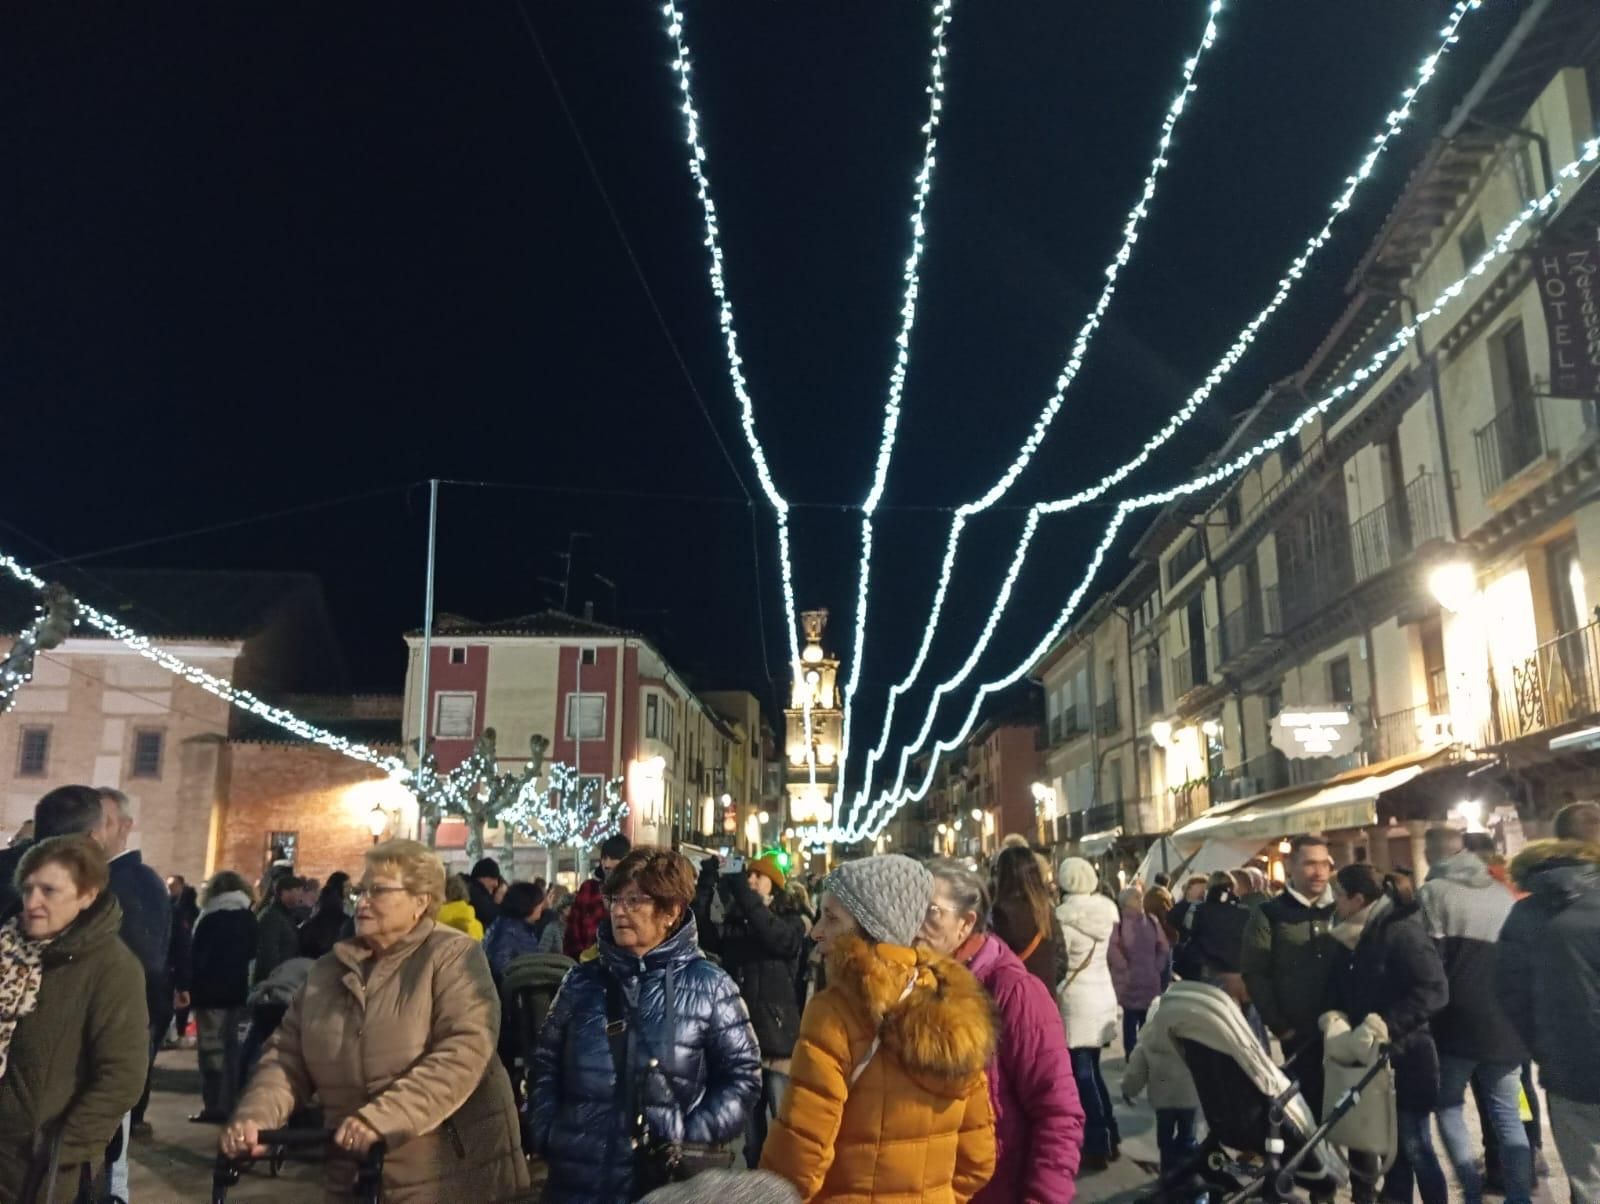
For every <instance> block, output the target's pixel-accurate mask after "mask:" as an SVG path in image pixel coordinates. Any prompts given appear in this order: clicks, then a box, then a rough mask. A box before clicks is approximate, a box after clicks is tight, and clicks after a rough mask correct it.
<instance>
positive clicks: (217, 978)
mask: <svg viewBox="0 0 1600 1204" xmlns="http://www.w3.org/2000/svg"><path fill="white" fill-rule="evenodd" d="M255 956H256V917H255V913H254V912H252V911H251V910H250V896H249V895H246V894H244V893H242V892H238V891H228V892H226V893H224V894H222V895H219V896H218V897H217V898H215V899H212V900H209V901H208V902H207V903H206V905H205V908H204V910H202V911H201V913H200V919H199V920H198V921H196V923H195V926H194V941H193V942H192V944H191V946H190V963H191V967H192V969H191V974H190V979H191V986H190V987H189V1002H190V1004H191V1005H192V1006H194V1007H195V1008H242V1007H244V1005H245V1003H246V1001H248V1000H249V998H250V963H251V962H252V961H253V960H254V959H255Z"/></svg>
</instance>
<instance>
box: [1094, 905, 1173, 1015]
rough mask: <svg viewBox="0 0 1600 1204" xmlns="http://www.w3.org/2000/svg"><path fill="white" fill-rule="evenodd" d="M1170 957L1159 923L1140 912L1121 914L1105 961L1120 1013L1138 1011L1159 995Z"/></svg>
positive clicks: (1165, 978)
mask: <svg viewBox="0 0 1600 1204" xmlns="http://www.w3.org/2000/svg"><path fill="white" fill-rule="evenodd" d="M1171 957H1172V947H1171V946H1170V945H1168V944H1167V934H1166V933H1164V932H1162V931H1161V925H1160V923H1158V922H1157V921H1156V920H1155V919H1153V918H1152V917H1151V916H1149V915H1147V914H1146V913H1145V912H1143V911H1125V912H1123V913H1122V919H1121V920H1119V921H1118V922H1117V926H1116V927H1115V928H1114V929H1112V930H1111V939H1110V940H1109V941H1108V942H1107V943H1106V961H1107V962H1108V963H1109V964H1110V966H1111V984H1112V986H1114V987H1115V988H1116V991H1117V1003H1118V1004H1120V1005H1121V1006H1122V1008H1123V1010H1124V1011H1134V1012H1142V1011H1144V1010H1145V1009H1146V1008H1148V1007H1149V1006H1150V1004H1151V1002H1152V1001H1153V1000H1155V999H1156V998H1157V997H1158V996H1159V995H1160V994H1161V992H1162V990H1164V989H1165V987H1166V980H1167V968H1168V965H1169V963H1170V961H1171Z"/></svg>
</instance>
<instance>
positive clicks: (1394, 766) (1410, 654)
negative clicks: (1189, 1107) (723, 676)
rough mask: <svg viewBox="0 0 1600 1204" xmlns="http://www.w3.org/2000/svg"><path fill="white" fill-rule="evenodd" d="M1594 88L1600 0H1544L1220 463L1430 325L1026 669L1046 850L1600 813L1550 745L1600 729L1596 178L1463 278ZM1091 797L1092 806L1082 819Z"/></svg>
mask: <svg viewBox="0 0 1600 1204" xmlns="http://www.w3.org/2000/svg"><path fill="white" fill-rule="evenodd" d="M1597 84H1600V9H1596V8H1595V6H1593V5H1588V4H1578V3H1567V2H1566V0H1553V2H1551V3H1545V4H1540V5H1533V6H1529V7H1528V9H1527V10H1526V11H1525V13H1524V14H1523V16H1522V18H1521V20H1520V21H1519V22H1518V24H1517V26H1516V28H1515V29H1514V30H1513V32H1512V34H1511V35H1510V37H1509V38H1508V41H1507V44H1506V47H1505V50H1504V51H1503V53H1502V54H1501V55H1499V56H1497V57H1496V58H1495V59H1494V60H1493V61H1491V63H1490V64H1489V66H1488V67H1487V68H1486V69H1485V72H1484V74H1483V76H1482V77H1481V78H1480V79H1479V80H1478V81H1477V82H1476V84H1475V86H1473V87H1472V88H1471V89H1470V90H1469V92H1468V94H1467V97H1466V99H1465V100H1464V101H1463V102H1462V104H1461V106H1460V107H1459V108H1458V109H1457V111H1456V112H1455V113H1454V114H1453V115H1452V116H1451V118H1450V119H1449V121H1447V122H1446V123H1445V124H1444V125H1443V127H1441V128H1440V129H1439V130H1438V131H1437V136H1436V137H1435V139H1434V140H1433V142H1432V143H1431V144H1429V146H1428V147H1427V149H1426V150H1425V152H1424V153H1423V155H1422V157H1421V159H1420V161H1419V162H1417V163H1416V164H1415V165H1414V168H1413V171H1412V175H1411V177H1410V180H1409V182H1408V183H1407V185H1406V187H1405V189H1404V192H1403V194H1402V196H1401V198H1400V200H1399V202H1398V204H1397V205H1396V207H1395V208H1394V210H1393V211H1392V213H1391V214H1390V216H1389V218H1388V220H1387V221H1386V222H1385V224H1384V226H1383V228H1382V230H1381V231H1380V232H1379V234H1378V236H1377V238H1376V239H1375V241H1374V242H1373V243H1372V245H1371V246H1370V247H1369V249H1368V250H1367V252H1366V254H1365V255H1364V256H1363V258H1362V261H1361V264H1360V267H1359V269H1358V271H1357V272H1356V274H1355V277H1354V278H1353V279H1352V280H1351V282H1350V284H1349V287H1348V301H1347V304H1346V307H1345V310H1344V312H1343V314H1342V315H1341V316H1340V318H1339V320H1338V321H1337V322H1336V323H1335V325H1334V327H1333V328H1332V329H1331V330H1330V331H1329V332H1328V333H1327V335H1326V337H1325V338H1324V339H1323V341H1322V343H1321V345H1320V346H1319V347H1318V348H1317V350H1316V352H1315V354H1314V355H1313V356H1312V358H1311V359H1310V360H1309V361H1308V362H1307V364H1306V365H1305V367H1304V368H1302V369H1301V370H1300V371H1299V372H1297V373H1296V374H1294V376H1293V377H1292V378H1290V379H1289V380H1288V381H1285V382H1283V383H1282V384H1280V385H1278V386H1275V387H1274V388H1273V389H1271V390H1269V391H1268V392H1267V393H1266V394H1265V395H1264V396H1263V397H1262V398H1261V399H1260V400H1259V402H1258V403H1257V404H1256V405H1255V406H1254V407H1253V408H1252V409H1251V410H1250V411H1249V412H1248V413H1247V414H1246V415H1245V416H1244V418H1243V419H1242V420H1241V421H1240V422H1239V424H1238V426H1237V427H1236V429H1235V430H1234V432H1233V434H1232V436H1231V437H1230V439H1229V440H1228V442H1227V443H1226V444H1225V445H1224V446H1223V447H1222V448H1221V449H1219V450H1218V452H1217V453H1216V456H1215V457H1214V462H1221V461H1224V460H1226V459H1229V458H1231V457H1232V456H1234V455H1236V454H1238V452H1240V451H1242V450H1243V449H1245V448H1247V447H1250V446H1252V445H1253V444H1255V443H1257V442H1258V441H1260V440H1261V439H1262V438H1263V437H1264V436H1266V435H1268V434H1270V433H1271V432H1273V431H1275V430H1279V429H1281V428H1283V427H1285V426H1287V425H1288V424H1289V422H1291V421H1292V420H1293V419H1294V417H1295V416H1296V415H1298V414H1300V413H1301V412H1302V411H1304V410H1305V409H1306V408H1307V407H1308V405H1309V404H1310V403H1311V401H1314V400H1316V399H1320V398H1326V397H1329V396H1331V395H1333V393H1334V391H1335V390H1336V388H1338V387H1339V386H1341V385H1343V384H1345V383H1346V382H1353V381H1355V380H1357V379H1358V378H1356V377H1355V375H1354V374H1355V372H1356V371H1357V369H1359V368H1361V367H1362V366H1364V365H1365V364H1366V363H1367V362H1368V361H1369V360H1370V359H1371V357H1372V356H1373V354H1374V353H1375V351H1376V350H1377V349H1379V348H1380V347H1382V346H1384V345H1386V344H1388V343H1389V341H1390V340H1391V339H1392V338H1393V337H1394V336H1395V333H1396V332H1397V331H1398V330H1399V329H1400V328H1401V327H1402V326H1403V325H1404V324H1405V323H1408V322H1410V321H1412V318H1413V315H1415V314H1416V313H1418V312H1419V311H1426V310H1428V309H1429V308H1430V307H1432V306H1434V305H1435V303H1436V302H1438V301H1441V300H1442V301H1443V302H1444V308H1443V310H1442V312H1441V313H1440V314H1439V315H1438V316H1437V317H1434V318H1432V319H1430V320H1429V321H1427V322H1426V323H1425V324H1424V326H1423V327H1422V331H1421V337H1420V338H1418V339H1415V340H1413V341H1412V342H1410V343H1409V345H1407V346H1406V348H1405V349H1404V350H1403V351H1402V352H1401V353H1400V354H1399V355H1398V356H1396V357H1395V358H1394V359H1393V360H1392V361H1391V362H1389V363H1388V364H1387V365H1386V366H1385V367H1384V368H1383V369H1382V370H1381V371H1379V372H1377V373H1375V374H1373V375H1371V376H1370V377H1368V378H1367V379H1365V380H1364V381H1361V382H1360V383H1359V384H1354V386H1353V387H1351V388H1349V390H1348V391H1347V392H1345V393H1343V395H1342V396H1340V397H1339V398H1338V400H1336V401H1335V402H1334V403H1333V404H1332V405H1331V406H1330V407H1329V408H1328V409H1327V410H1326V411H1325V412H1324V413H1323V414H1322V415H1321V417H1320V418H1318V419H1315V420H1313V421H1311V422H1310V423H1308V424H1307V425H1305V426H1303V427H1302V428H1301V429H1300V431H1299V432H1298V434H1297V435H1295V436H1291V437H1290V438H1289V439H1288V440H1287V441H1286V442H1284V443H1283V444H1282V445H1281V446H1279V447H1278V448H1277V449H1276V450H1275V451H1272V452H1270V453H1268V454H1266V455H1265V456H1262V457H1260V458H1259V459H1257V460H1256V461H1255V462H1254V464H1253V465H1252V466H1251V468H1250V469H1249V470H1248V471H1246V472H1245V473H1243V474H1242V475H1240V476H1238V477H1235V478H1233V479H1231V480H1229V481H1227V482H1225V483H1224V484H1223V485H1221V486H1219V487H1216V488H1214V489H1211V490H1209V491H1206V492H1203V493H1200V494H1195V495H1190V496H1188V497H1186V498H1185V499H1183V500H1182V501H1181V502H1178V503H1174V504H1173V505H1171V506H1169V507H1168V508H1167V509H1166V510H1165V511H1163V512H1162V513H1161V514H1160V516H1159V517H1158V518H1157V520H1156V521H1155V522H1154V523H1152V524H1151V525H1150V526H1149V527H1148V528H1147V529H1146V530H1145V531H1144V532H1143V535H1142V537H1141V538H1140V540H1139V542H1138V544H1137V545H1136V547H1135V549H1134V559H1135V569H1134V571H1133V573H1132V575H1131V576H1130V577H1129V578H1128V579H1127V580H1126V581H1125V582H1124V583H1123V584H1122V585H1120V586H1119V587H1117V588H1116V589H1114V590H1112V591H1110V592H1108V594H1107V595H1106V596H1105V597H1103V598H1102V599H1100V601H1099V602H1097V603H1096V604H1095V605H1093V606H1091V607H1090V608H1089V609H1088V610H1086V611H1085V613H1084V618H1083V619H1082V620H1081V621H1080V622H1079V623H1078V624H1076V625H1075V626H1074V627H1073V628H1072V629H1071V630H1070V631H1069V632H1068V633H1066V635H1065V636H1064V637H1063V639H1062V640H1061V641H1059V643H1058V644H1057V646H1056V647H1055V648H1054V649H1052V650H1051V652H1050V653H1049V654H1048V655H1047V656H1045V657H1044V658H1042V660H1041V661H1040V663H1039V664H1038V665H1037V666H1035V674H1036V676H1037V677H1038V679H1039V680H1040V681H1041V683H1042V684H1043V685H1044V687H1045V689H1046V696H1047V699H1048V702H1047V706H1046V721H1047V727H1048V731H1049V750H1048V754H1047V774H1048V776H1049V778H1050V782H1051V784H1052V787H1053V789H1054V791H1055V792H1056V793H1057V797H1058V804H1057V810H1058V819H1059V816H1060V815H1063V814H1064V815H1065V816H1067V818H1068V823H1067V825H1066V828H1065V830H1064V831H1063V830H1062V829H1061V828H1060V827H1059V826H1058V828H1057V830H1056V832H1055V833H1054V835H1056V837H1057V839H1058V840H1063V841H1064V842H1066V843H1068V844H1071V845H1073V846H1075V847H1080V848H1082V849H1084V851H1088V852H1095V853H1103V852H1107V851H1109V850H1110V848H1111V847H1112V846H1115V847H1116V849H1117V850H1118V851H1119V852H1120V853H1121V854H1123V855H1125V856H1126V857H1128V858H1132V857H1136V856H1137V855H1139V854H1141V853H1142V852H1143V851H1144V850H1145V848H1146V847H1148V846H1149V845H1150V844H1151V843H1152V841H1154V840H1155V838H1156V837H1157V836H1158V835H1160V834H1163V833H1169V834H1171V837H1172V838H1173V840H1174V842H1175V845H1176V847H1177V848H1178V850H1179V851H1180V852H1181V853H1182V855H1183V856H1184V857H1189V856H1198V857H1200V859H1201V860H1202V861H1205V860H1207V859H1208V858H1209V859H1212V860H1216V861H1218V863H1219V864H1217V865H1205V866H1203V868H1226V864H1233V865H1237V864H1242V863H1243V861H1244V860H1248V859H1251V858H1257V859H1260V860H1263V861H1266V862H1268V863H1271V862H1273V861H1274V860H1275V859H1276V853H1277V846H1278V843H1279V841H1280V840H1281V839H1282V838H1284V837H1286V836H1290V835H1293V834H1294V833H1295V832H1299V831H1323V832H1325V833H1328V834H1329V835H1330V836H1331V837H1332V838H1333V839H1334V844H1335V852H1336V854H1337V855H1339V856H1341V857H1343V858H1345V859H1349V858H1354V857H1367V858H1370V860H1372V861H1373V862H1374V863H1375V864H1378V865H1383V866H1387V865H1390V864H1403V865H1412V866H1414V867H1420V866H1421V864H1422V850H1421V843H1422V842H1421V834H1422V831H1423V830H1424V829H1425V828H1426V826H1427V825H1429V824H1431V823H1437V822H1457V823H1467V824H1483V825H1484V826H1489V827H1491V828H1492V827H1494V826H1495V824H1496V821H1497V820H1503V821H1505V826H1507V827H1508V828H1509V827H1510V826H1512V825H1513V823H1514V825H1515V827H1516V828H1517V829H1518V831H1519V832H1529V831H1532V832H1537V831H1539V830H1541V829H1542V826H1543V825H1546V824H1548V822H1549V818H1550V815H1551V814H1552V812H1553V810H1554V809H1555V807H1557V806H1559V805H1560V803H1561V802H1563V801H1568V800H1570V799H1571V798H1574V797H1600V772H1597V770H1600V765H1592V764H1590V763H1589V760H1590V757H1591V756H1592V754H1589V753H1587V752H1586V751H1584V750H1583V749H1581V748H1580V749H1578V750H1577V751H1574V752H1566V753H1563V752H1562V751H1561V750H1560V748H1559V738H1560V737H1561V736H1562V735H1564V734H1566V733H1569V732H1571V731H1573V730H1578V729H1582V728H1583V727H1584V726H1585V725H1591V726H1592V725H1593V724H1594V723H1595V722H1596V720H1597V718H1600V715H1597V712H1600V636H1597V635H1596V632H1597V631H1600V626H1597V625H1596V621H1595V619H1596V616H1595V612H1594V611H1593V609H1592V608H1593V604H1594V603H1595V602H1600V422H1597V414H1596V401H1595V398H1594V397H1593V396H1588V397H1584V396H1577V395H1569V394H1572V392H1573V391H1572V390H1571V389H1570V388H1565V389H1564V388H1563V386H1562V385H1561V384H1560V383H1558V382H1559V381H1560V380H1561V379H1562V378H1563V373H1564V370H1565V369H1564V365H1563V360H1564V358H1565V356H1566V353H1565V352H1564V351H1563V349H1562V347H1561V345H1560V343H1559V340H1557V341H1556V343H1555V346H1554V351H1553V352H1552V337H1551V334H1552V331H1551V328H1550V325H1549V323H1548V322H1547V317H1546V313H1547V305H1546V302H1547V301H1548V300H1549V299H1550V298H1549V297H1548V296H1542V295H1541V287H1544V288H1545V290H1546V292H1547V293H1548V292H1549V290H1550V288H1551V286H1550V284H1549V283H1548V281H1549V271H1548V269H1547V267H1546V266H1545V265H1546V264H1547V263H1548V262H1549V260H1550V258H1551V256H1553V255H1556V254H1559V253H1560V250H1561V249H1562V248H1571V247H1573V246H1578V247H1583V246H1589V247H1593V246H1594V244H1595V243H1596V241H1597V231H1600V182H1597V181H1596V180H1595V179H1593V178H1585V179H1583V181H1582V182H1581V184H1580V185H1577V186H1569V188H1568V189H1567V191H1566V193H1565V195H1564V196H1563V197H1562V198H1561V200H1560V202H1559V203H1558V204H1557V205H1555V206H1554V207H1552V208H1551V209H1550V210H1549V211H1548V212H1546V213H1545V214H1543V215H1542V216H1541V217H1540V219H1539V220H1538V221H1537V222H1535V223H1533V224H1532V225H1531V226H1530V227H1529V228H1528V229H1526V230H1525V231H1524V232H1523V233H1522V234H1521V235H1519V236H1518V239H1517V242H1516V243H1515V244H1514V245H1515V246H1516V247H1517V248H1518V249H1517V251H1516V252H1515V253H1513V254H1512V255H1509V256H1505V257H1503V258H1500V259H1498V260H1496V261H1495V262H1493V263H1491V264H1489V265H1488V267H1487V269H1486V270H1484V271H1483V272H1481V274H1479V275H1476V276H1467V278H1466V280H1465V283H1464V285H1462V286H1461V287H1460V289H1459V292H1458V293H1455V294H1454V295H1452V293H1451V292H1450V291H1449V290H1452V289H1454V288H1455V282H1456V281H1457V280H1459V279H1460V278H1462V277H1463V275H1464V274H1465V273H1467V272H1468V271H1469V270H1470V269H1471V268H1472V267H1473V265H1474V264H1475V263H1476V262H1477V261H1478V260H1479V258H1480V257H1481V256H1482V255H1483V253H1484V250H1485V248H1486V247H1487V246H1488V245H1489V244H1490V242H1491V241H1492V239H1493V238H1494V236H1495V234H1496V232H1497V231H1499V230H1500V229H1501V228H1502V227H1503V226H1505V225H1506V223H1507V222H1509V221H1510V220H1511V219H1512V218H1513V217H1514V216H1515V215H1516V214H1517V213H1518V212H1519V211H1521V210H1522V209H1523V208H1524V207H1525V206H1526V205H1527V204H1528V203H1529V202H1530V201H1531V200H1533V199H1535V198H1537V197H1539V196H1541V195H1542V194H1543V193H1544V192H1545V191H1546V190H1547V189H1548V188H1550V187H1551V186H1552V185H1553V183H1554V182H1555V181H1554V177H1553V170H1554V168H1555V167H1556V166H1558V165H1560V164H1563V163H1566V162H1568V161H1570V160H1572V159H1574V158H1576V157H1577V156H1578V155H1579V154H1580V153H1581V152H1582V149H1583V145H1584V143H1586V142H1587V141H1588V140H1590V139H1592V138H1594V137H1595V136H1596V133H1597V129H1600V107H1597V102H1600V95H1597V93H1596V86H1597ZM1596 258H1597V259H1600V253H1597V255H1596ZM1557 283H1558V284H1560V282H1559V281H1557ZM1118 648H1123V649H1125V650H1126V656H1127V660H1128V664H1127V665H1126V666H1124V665H1123V664H1122V663H1120V662H1119V661H1118V660H1117V652H1116V650H1117V649H1118ZM1124 691H1126V692H1125V693H1124ZM1552 737H1555V738H1557V740H1558V750H1557V751H1556V752H1554V753H1553V752H1552V750H1551V747H1550V745H1551V739H1552ZM1113 748H1115V749H1116V750H1117V752H1116V753H1113V752H1112V751H1111V750H1112V749H1113ZM1113 755H1116V756H1117V757H1118V763H1117V766H1116V768H1115V770H1112V769H1111V768H1109V766H1108V762H1109V760H1110V758H1111V757H1112V756H1113ZM1119 792H1120V793H1119ZM1060 799H1064V800H1065V804H1064V805H1062V804H1061V803H1060V802H1059V800H1060ZM1080 800H1082V803H1081V804H1080ZM1129 800H1137V806H1134V807H1130V806H1129V805H1128V803H1129ZM1083 806H1086V807H1087V808H1088V809H1090V810H1093V809H1099V814H1098V815H1097V816H1095V817H1094V818H1092V819H1091V818H1087V817H1086V819H1085V820H1084V821H1082V822H1081V823H1080V822H1078V821H1075V820H1073V819H1072V816H1074V815H1075V814H1076V813H1077V812H1078V811H1079V810H1080V809H1081V808H1082V807H1083ZM1113 820H1114V821H1115V822H1112V821H1113ZM1113 830H1116V831H1117V838H1116V840H1115V841H1114V842H1111V844H1110V845H1108V844H1107V843H1106V842H1104V841H1097V840H1095V839H1093V837H1094V836H1095V833H1096V832H1097V831H1105V832H1110V831H1113ZM1203 847H1209V849H1210V850H1211V852H1210V854H1206V855H1202V854H1201V853H1200V852H1199V850H1200V849H1201V848H1203Z"/></svg>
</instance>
